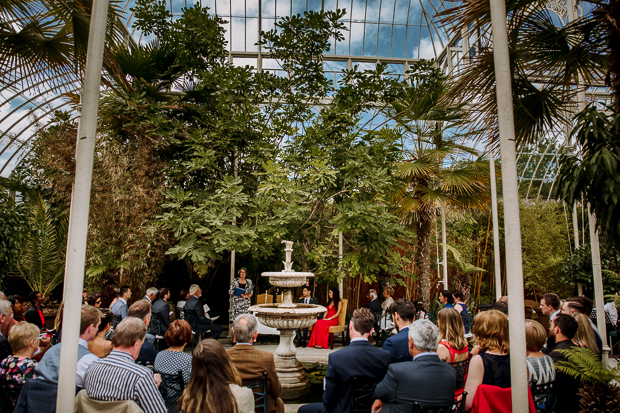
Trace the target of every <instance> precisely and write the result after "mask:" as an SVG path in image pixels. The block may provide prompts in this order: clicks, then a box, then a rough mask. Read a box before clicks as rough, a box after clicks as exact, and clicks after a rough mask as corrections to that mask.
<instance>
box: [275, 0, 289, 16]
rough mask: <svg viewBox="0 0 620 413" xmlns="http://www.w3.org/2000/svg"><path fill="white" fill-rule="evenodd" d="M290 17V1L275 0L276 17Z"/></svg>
mask: <svg viewBox="0 0 620 413" xmlns="http://www.w3.org/2000/svg"><path fill="white" fill-rule="evenodd" d="M290 15H291V1H290V0H276V16H277V17H285V16H289V17H290Z"/></svg>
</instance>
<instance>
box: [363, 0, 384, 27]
mask: <svg viewBox="0 0 620 413" xmlns="http://www.w3.org/2000/svg"><path fill="white" fill-rule="evenodd" d="M380 5H381V0H368V2H367V3H366V22H370V23H378V22H379V6H380Z"/></svg>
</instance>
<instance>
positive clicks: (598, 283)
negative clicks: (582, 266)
mask: <svg viewBox="0 0 620 413" xmlns="http://www.w3.org/2000/svg"><path fill="white" fill-rule="evenodd" d="M588 224H589V227H590V249H591V251H592V272H593V273H594V274H593V276H594V305H595V307H596V327H597V328H598V332H599V335H600V336H601V341H602V342H603V354H602V359H603V368H604V369H607V368H608V367H609V366H608V365H607V357H608V355H609V346H608V345H607V327H606V326H605V300H604V299H603V294H604V293H603V275H602V273H601V249H600V246H599V242H598V230H597V229H596V217H595V216H594V214H592V212H590V204H588Z"/></svg>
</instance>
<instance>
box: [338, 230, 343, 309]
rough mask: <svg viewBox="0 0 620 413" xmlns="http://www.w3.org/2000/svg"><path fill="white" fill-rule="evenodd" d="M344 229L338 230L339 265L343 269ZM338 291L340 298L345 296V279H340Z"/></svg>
mask: <svg viewBox="0 0 620 413" xmlns="http://www.w3.org/2000/svg"><path fill="white" fill-rule="evenodd" d="M342 255H343V254H342V231H340V232H338V265H339V266H340V270H342ZM338 291H339V292H340V298H344V280H340V281H338Z"/></svg>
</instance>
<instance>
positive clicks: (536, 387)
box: [530, 382, 556, 413]
mask: <svg viewBox="0 0 620 413" xmlns="http://www.w3.org/2000/svg"><path fill="white" fill-rule="evenodd" d="M530 391H531V393H532V399H534V405H535V406H536V413H550V412H553V409H554V408H555V402H556V399H555V396H554V395H553V394H551V392H552V391H553V382H551V383H545V384H535V383H530Z"/></svg>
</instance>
